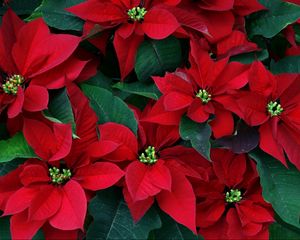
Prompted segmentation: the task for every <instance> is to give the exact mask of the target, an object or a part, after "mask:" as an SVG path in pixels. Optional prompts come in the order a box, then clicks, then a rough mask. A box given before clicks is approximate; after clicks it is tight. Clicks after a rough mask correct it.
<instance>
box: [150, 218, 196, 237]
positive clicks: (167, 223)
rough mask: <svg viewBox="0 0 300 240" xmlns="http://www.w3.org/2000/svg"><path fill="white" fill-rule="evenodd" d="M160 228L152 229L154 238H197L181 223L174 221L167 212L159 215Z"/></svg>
mask: <svg viewBox="0 0 300 240" xmlns="http://www.w3.org/2000/svg"><path fill="white" fill-rule="evenodd" d="M160 217H161V221H162V228H160V229H157V230H155V231H154V239H156V240H158V239H161V240H162V239H163V240H175V239H176V240H199V238H198V236H196V235H194V233H193V232H192V231H191V230H189V229H188V228H186V227H184V226H183V225H181V224H179V223H177V222H176V221H174V220H173V219H172V218H171V217H169V216H168V215H167V214H165V213H162V214H161V215H160Z"/></svg>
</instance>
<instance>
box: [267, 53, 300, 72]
mask: <svg viewBox="0 0 300 240" xmlns="http://www.w3.org/2000/svg"><path fill="white" fill-rule="evenodd" d="M271 71H272V72H273V73H274V74H279V73H300V56H289V57H285V58H283V59H281V60H279V61H278V62H276V63H275V62H271Z"/></svg>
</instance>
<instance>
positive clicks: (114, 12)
mask: <svg viewBox="0 0 300 240" xmlns="http://www.w3.org/2000/svg"><path fill="white" fill-rule="evenodd" d="M67 11H69V12H71V13H73V14H75V15H77V16H79V17H80V18H82V19H85V20H89V21H92V22H96V23H104V22H110V21H112V22H115V23H116V24H118V23H120V22H123V21H124V22H126V21H127V14H126V9H125V8H124V9H122V8H120V7H119V6H117V5H115V4H112V3H109V2H107V1H86V2H83V3H80V4H77V5H75V6H73V7H70V8H67Z"/></svg>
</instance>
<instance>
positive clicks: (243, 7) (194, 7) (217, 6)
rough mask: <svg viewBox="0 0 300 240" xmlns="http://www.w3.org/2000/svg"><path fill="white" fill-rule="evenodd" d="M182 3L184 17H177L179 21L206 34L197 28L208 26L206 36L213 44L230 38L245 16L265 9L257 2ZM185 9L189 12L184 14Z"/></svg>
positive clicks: (217, 1)
mask: <svg viewBox="0 0 300 240" xmlns="http://www.w3.org/2000/svg"><path fill="white" fill-rule="evenodd" d="M181 2H182V4H181V5H180V8H181V12H182V14H181V15H184V16H180V15H179V14H178V15H176V16H178V18H179V19H182V22H180V23H181V24H182V25H183V26H184V25H186V26H188V28H189V30H196V31H198V32H202V33H205V32H204V31H203V30H202V31H199V30H198V29H197V27H196V26H197V25H199V24H200V23H201V24H202V25H204V26H206V28H207V33H206V34H205V35H204V36H205V37H207V39H208V40H209V41H210V42H212V43H216V42H218V41H219V40H221V39H223V38H224V37H226V36H228V35H229V34H230V33H231V32H232V30H233V28H234V25H235V22H237V21H242V22H244V16H246V15H249V14H251V13H253V12H256V11H259V10H262V9H264V7H263V6H262V5H261V4H259V2H258V1H257V0H253V1H244V0H226V1H222V0H210V1H192V0H182V1H181ZM177 9H179V8H177ZM183 9H184V10H187V11H188V12H187V13H185V14H183V13H184V12H185V11H184V10H183ZM191 20H193V21H191ZM183 23H185V24H183ZM200 29H201V28H200Z"/></svg>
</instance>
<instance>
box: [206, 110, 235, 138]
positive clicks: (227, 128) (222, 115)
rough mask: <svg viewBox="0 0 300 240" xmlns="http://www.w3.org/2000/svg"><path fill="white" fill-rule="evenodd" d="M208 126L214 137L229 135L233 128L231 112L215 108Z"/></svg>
mask: <svg viewBox="0 0 300 240" xmlns="http://www.w3.org/2000/svg"><path fill="white" fill-rule="evenodd" d="M210 126H211V128H212V131H213V133H214V136H215V138H221V137H224V136H228V135H231V134H232V133H233V130H234V120H233V116H232V113H231V112H229V111H226V110H224V109H217V108H216V111H215V119H213V120H212V121H211V122H210Z"/></svg>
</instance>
